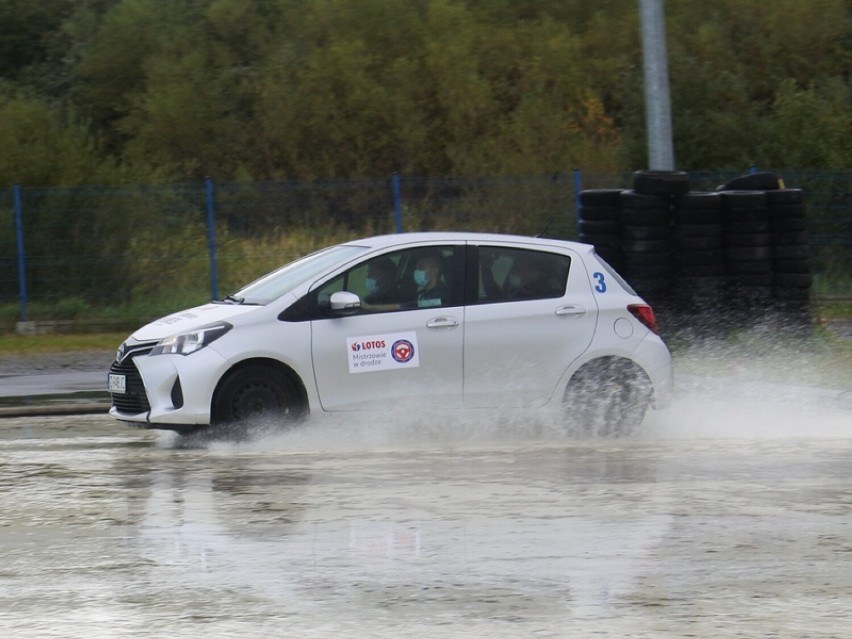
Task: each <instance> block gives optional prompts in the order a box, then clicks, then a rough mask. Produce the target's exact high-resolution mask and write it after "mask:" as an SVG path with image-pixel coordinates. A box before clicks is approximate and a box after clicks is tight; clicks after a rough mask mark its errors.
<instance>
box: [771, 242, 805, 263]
mask: <svg viewBox="0 0 852 639" xmlns="http://www.w3.org/2000/svg"><path fill="white" fill-rule="evenodd" d="M772 257H773V258H774V259H775V260H776V261H782V260H808V259H809V258H810V251H809V249H808V246H807V245H801V244H792V245H789V246H779V245H775V246H773V247H772Z"/></svg>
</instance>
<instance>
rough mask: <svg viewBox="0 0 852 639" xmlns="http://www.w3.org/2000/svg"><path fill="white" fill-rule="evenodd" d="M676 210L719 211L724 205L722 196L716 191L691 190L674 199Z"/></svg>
mask: <svg viewBox="0 0 852 639" xmlns="http://www.w3.org/2000/svg"><path fill="white" fill-rule="evenodd" d="M673 205H674V209H675V211H682V212H686V211H718V210H719V209H720V208H721V207H722V196H721V195H719V194H718V193H716V192H715V191H691V192H690V193H684V194H683V195H678V196H677V197H676V198H674V200H673Z"/></svg>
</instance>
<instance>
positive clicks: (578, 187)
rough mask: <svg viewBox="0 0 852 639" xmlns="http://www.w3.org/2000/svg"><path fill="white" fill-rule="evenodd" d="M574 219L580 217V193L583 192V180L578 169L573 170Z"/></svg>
mask: <svg viewBox="0 0 852 639" xmlns="http://www.w3.org/2000/svg"><path fill="white" fill-rule="evenodd" d="M573 175H574V218H575V219H579V217H580V191H582V190H583V179H582V176H581V175H580V169H574V173H573Z"/></svg>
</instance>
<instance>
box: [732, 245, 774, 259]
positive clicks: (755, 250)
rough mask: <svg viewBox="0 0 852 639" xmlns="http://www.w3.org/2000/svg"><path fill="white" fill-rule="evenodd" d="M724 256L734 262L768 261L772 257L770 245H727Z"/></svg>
mask: <svg viewBox="0 0 852 639" xmlns="http://www.w3.org/2000/svg"><path fill="white" fill-rule="evenodd" d="M725 257H727V259H729V260H733V261H734V262H754V261H769V260H770V259H772V247H770V246H729V247H728V248H726V249H725Z"/></svg>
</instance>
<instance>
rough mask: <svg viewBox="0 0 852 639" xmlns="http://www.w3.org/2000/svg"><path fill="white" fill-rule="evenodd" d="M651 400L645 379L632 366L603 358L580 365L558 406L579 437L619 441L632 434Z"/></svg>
mask: <svg viewBox="0 0 852 639" xmlns="http://www.w3.org/2000/svg"><path fill="white" fill-rule="evenodd" d="M652 399H653V388H652V387H651V382H650V380H649V379H648V377H647V375H645V373H644V372H643V371H642V370H641V369H640V368H639V367H638V366H637V365H636V364H634V363H633V362H631V361H629V360H627V359H624V358H620V357H604V358H600V359H596V360H593V361H591V362H589V363H587V364H584V365H583V366H582V367H581V368H580V369H579V370H578V371H577V372H576V373H574V375H573V376H572V377H571V381H570V382H569V383H568V387H567V388H566V389H565V394H564V395H563V399H562V405H563V408H564V411H565V417H566V420H567V422H568V423H569V425H570V426H571V427H572V428H573V429H574V430H576V432H578V433H580V434H583V435H593V436H598V437H623V436H626V435H629V434H631V433H632V432H634V431H635V430H636V429H637V428H638V427H639V426H640V425H641V424H642V421H643V420H644V418H645V413H646V411H647V410H648V407H649V406H650V405H651V401H652Z"/></svg>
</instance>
